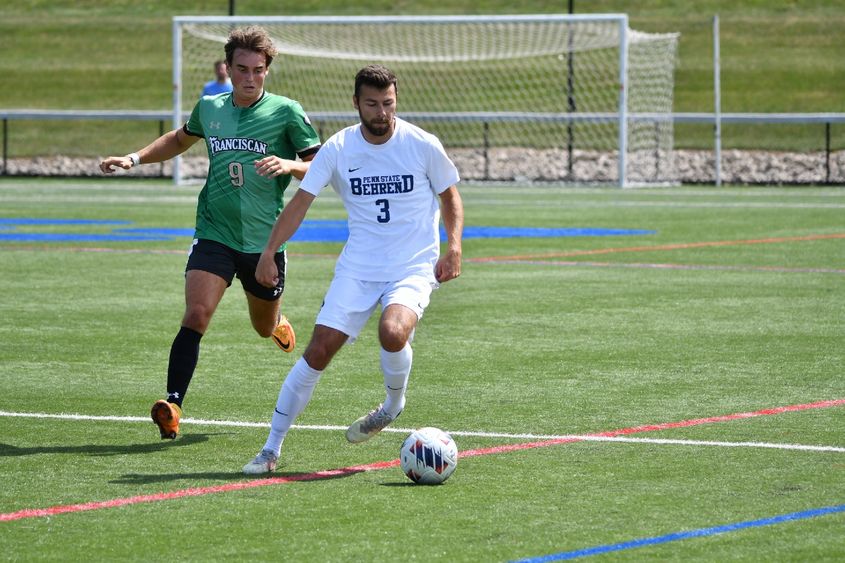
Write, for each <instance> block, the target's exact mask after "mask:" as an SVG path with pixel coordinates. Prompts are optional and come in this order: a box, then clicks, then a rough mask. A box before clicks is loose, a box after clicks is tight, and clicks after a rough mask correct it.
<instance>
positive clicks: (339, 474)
mask: <svg viewBox="0 0 845 563" xmlns="http://www.w3.org/2000/svg"><path fill="white" fill-rule="evenodd" d="M363 472H364V470H363V469H354V468H347V469H343V470H335V471H313V472H302V471H295V472H294V471H290V472H274V473H268V474H266V475H244V474H243V472H241V471H206V472H200V473H156V474H152V475H150V474H148V475H142V474H140V473H128V474H126V475H124V476H123V477H120V478H119V479H113V480H111V481H109V482H110V483H115V484H118V485H147V484H151V483H166V482H170V481H181V480H196V479H208V480H214V481H261V480H264V479H266V480H267V481H269V482H273V481H278V484H282V483H313V482H315V481H328V480H332V479H343V478H344V477H351V476H352V475H357V474H358V473H363Z"/></svg>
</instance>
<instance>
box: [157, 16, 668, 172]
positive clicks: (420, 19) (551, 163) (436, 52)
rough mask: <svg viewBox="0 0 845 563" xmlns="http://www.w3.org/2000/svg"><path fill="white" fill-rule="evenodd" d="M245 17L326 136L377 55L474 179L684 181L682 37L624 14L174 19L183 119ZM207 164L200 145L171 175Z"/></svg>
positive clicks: (408, 109) (274, 71)
mask: <svg viewBox="0 0 845 563" xmlns="http://www.w3.org/2000/svg"><path fill="white" fill-rule="evenodd" d="M245 25H260V26H261V27H263V28H264V29H266V30H267V31H268V33H269V34H270V36H271V37H272V39H273V42H274V44H275V46H276V48H277V49H278V51H279V55H278V57H277V58H276V59H275V60H274V61H273V63H272V65H271V66H270V74H269V76H268V77H267V80H266V82H265V88H266V89H267V91H270V92H274V93H276V94H281V95H284V96H287V97H289V98H293V99H295V100H297V101H299V102H300V103H301V104H302V106H303V108H305V111H306V112H307V113H308V115H309V117H310V118H311V121H312V123H314V126H315V128H317V129H318V132H319V133H320V136H321V138H323V139H324V140H325V139H326V138H328V137H329V136H330V135H331V134H333V133H335V132H336V131H337V130H339V129H341V128H342V127H346V126H347V125H351V124H354V123H356V122H357V120H358V116H357V114H356V113H355V112H354V110H353V109H352V87H353V79H354V76H355V73H356V72H357V71H358V70H359V69H360V68H361V67H363V66H365V65H367V64H370V63H382V64H384V65H385V66H387V67H389V68H390V69H391V70H393V71H394V72H395V73H396V75H397V76H398V77H399V112H398V113H399V115H400V116H402V117H403V118H404V119H406V120H408V121H411V122H413V123H416V124H418V125H420V126H421V127H423V128H425V129H427V130H429V131H431V132H432V133H434V134H436V135H437V136H438V137H440V139H441V141H442V142H443V145H444V146H445V148H446V150H447V152H448V153H449V155H450V157H452V159H453V160H454V161H455V163H456V165H457V166H458V168H459V170H460V172H461V177H462V178H463V179H465V180H478V181H513V180H518V181H544V182H558V183H573V184H574V183H579V184H583V183H589V184H615V185H619V186H623V187H625V186H633V185H659V184H668V183H675V182H676V171H675V166H674V158H673V126H672V94H673V87H674V69H675V60H676V53H677V42H678V34H676V33H666V34H649V33H642V32H638V31H634V30H631V29H629V27H628V17H627V16H626V15H624V14H601V15H587V14H582V15H554V14H543V15H519V16H373V17H370V16H343V17H340V16H338V17H330V16H326V17H319V16H313V17H312V16H299V17H284V16H266V17H257V16H207V17H194V16H179V17H175V18H174V19H173V123H174V127H180V126H181V125H182V124H183V123H184V122H185V119H186V117H187V114H188V112H190V110H191V109H192V108H193V106H194V104H195V103H196V101H197V99H198V97H199V95H200V91H201V89H202V84H203V83H204V82H206V81H208V80H210V79H211V78H212V76H211V74H212V68H213V63H214V61H215V60H217V59H221V58H223V45H224V44H225V42H226V39H227V37H228V34H229V32H230V31H231V29H233V28H234V27H241V26H245ZM197 146H199V144H198V145H197ZM206 166H207V160H205V151H204V149H202V148H201V147H200V148H194V149H192V150H191V151H189V152H188V153H186V155H184V156H183V157H182V158H179V159H176V160H175V161H174V166H173V177H174V181H176V182H177V183H183V182H184V181H188V180H190V179H192V178H193V179H197V178H201V177H204V174H205V167H206Z"/></svg>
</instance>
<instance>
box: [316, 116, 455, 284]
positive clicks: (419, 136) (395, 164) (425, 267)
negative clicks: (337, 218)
mask: <svg viewBox="0 0 845 563" xmlns="http://www.w3.org/2000/svg"><path fill="white" fill-rule="evenodd" d="M458 180H459V177H458V170H457V168H455V165H454V164H453V163H452V161H451V160H449V157H448V156H447V155H446V151H444V150H443V145H441V143H440V141H439V140H438V139H437V137H435V136H434V135H432V134H430V133H427V132H425V131H423V130H422V129H420V128H419V127H416V126H415V125H412V124H410V123H408V122H406V121H403V120H402V119H399V118H398V117H397V118H396V127H395V130H394V133H393V136H392V137H391V138H390V140H388V141H387V142H386V143H384V144H382V145H373V144H370V143H368V142H367V141H366V140H365V139H364V136H363V134H362V133H361V125H360V124H358V125H353V126H352V127H347V128H346V129H343V130H342V131H339V132H338V133H336V134H335V135H333V136H332V137H331V138H330V139H329V140H328V141H327V142H326V143H325V144H324V145H323V146H322V147H321V148H320V151H319V152H318V153H317V156H316V157H314V160H312V161H311V166H310V168H309V170H308V173H307V174H306V175H305V178H303V180H302V182H301V183H300V185H299V187H300V189H303V190H305V191H307V192H309V193H311V194H314V195H315V196H316V195H318V194H319V193H320V191H321V190H322V189H323V187H324V186H326V185H329V184H331V186H332V188H333V189H334V190H335V191H336V192H337V193H338V194H339V195H340V197H341V199H342V200H343V205H344V207H345V208H346V212H347V213H348V215H349V218H348V224H349V239H348V240H347V241H346V245H345V246H344V247H343V252H341V255H340V257H339V258H338V261H337V266H336V267H335V275H338V276H349V277H353V278H357V279H360V280H366V281H396V280H400V279H403V278H405V277H407V276H409V275H415V274H418V275H424V276H426V277H427V278H429V279H430V280H431V281H434V265H435V263H436V262H437V258H438V256H439V254H440V227H439V224H440V204H439V202H438V198H437V195H438V194H440V193H442V192H443V191H445V190H446V189H447V188H449V187H451V186H453V185H455V184H456V183H457V182H458Z"/></svg>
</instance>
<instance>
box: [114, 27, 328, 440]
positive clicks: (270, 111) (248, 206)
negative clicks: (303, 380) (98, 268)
mask: <svg viewBox="0 0 845 563" xmlns="http://www.w3.org/2000/svg"><path fill="white" fill-rule="evenodd" d="M225 53H226V64H227V65H228V67H229V74H230V76H231V79H232V87H233V90H232V92H230V93H224V94H219V95H217V96H207V97H203V98H202V99H201V100H199V102H197V104H196V106H194V109H193V112H192V113H191V117H190V119H189V120H188V122H187V123H186V124H185V125H184V126H183V127H181V128H179V129H175V130H173V131H170V132H169V133H166V134H164V135H162V136H161V137H159V138H158V139H156V140H155V141H153V142H152V143H150V144H149V145H147V146H146V147H144V148H143V149H141V150H139V151H138V152H136V153H131V154H128V155H126V156H110V157H108V158H105V159H104V160H103V161H102V162H101V163H100V170H101V171H102V172H103V173H106V174H108V173H110V172H112V171H113V170H114V169H115V168H116V167H119V168H123V169H125V170H128V169H130V168H132V167H133V166H138V165H140V164H141V163H144V164H147V163H153V162H162V161H165V160H168V159H171V158H173V157H175V156H177V155H179V154H182V153H183V152H185V151H186V150H188V149H189V148H190V147H191V146H193V145H194V143H196V142H197V141H199V139H201V138H204V139H205V142H206V147H207V149H208V158H209V166H208V177H207V179H206V182H205V186H203V189H202V191H201V192H200V195H199V198H198V202H197V216H196V229H195V233H194V243H193V246H192V248H191V251H190V253H189V256H188V263H187V266H186V267H185V314H184V316H183V317H182V326H181V328H180V330H179V333H178V334H177V335H176V338H175V339H174V341H173V345H172V346H171V349H170V361H169V364H168V369H167V399H166V400H160V401H156V403H155V404H154V405H153V407H152V410H151V416H152V419H153V422H155V423H156V424H157V425H158V427H159V430H160V432H161V437H162V439H164V438H169V439H173V438H176V435H177V434H178V432H179V419H180V418H181V416H182V401H183V400H184V398H185V393H186V392H187V390H188V385H189V383H190V381H191V378H192V377H193V374H194V370H195V368H196V365H197V359H198V358H199V344H200V339H201V338H202V336H203V334H204V333H205V331H206V330H207V329H208V325H209V323H210V322H211V317H212V315H214V311H215V310H216V309H217V306H218V304H219V303H220V300H221V299H222V298H223V294H224V292H225V291H226V288H227V287H229V286H230V285H231V283H232V279H233V278H234V276H236V275H237V277H238V278H239V279H240V281H241V285H242V286H243V288H244V291H245V293H246V298H247V304H248V307H249V316H250V320H251V321H252V326H253V328H254V329H255V331H256V332H257V333H258V334H259V335H260V336H262V337H264V338H268V337H272V338H273V340H274V341H275V342H276V344H278V345H279V347H280V348H281V349H282V350H284V351H285V352H290V351H292V350H293V348H294V345H295V338H296V337H295V334H294V331H293V327H291V325H290V323H289V322H288V320H287V319H286V318H285V316H284V315H281V313H280V307H279V303H280V298H281V295H282V292H283V291H284V280H285V269H286V263H287V257H286V253H285V245H281V246H280V247H279V249H278V251H277V252H276V254H275V263H276V266H277V268H278V271H279V276H278V278H279V283H278V284H276V285H275V286H274V287H271V288H268V287H265V286H263V285H261V284H260V283H258V282H257V281H256V279H255V268H256V265H257V264H258V260H259V258H260V256H261V252H262V250H263V249H264V247H265V245H266V243H267V240H268V238H269V235H270V231H271V230H272V228H273V224H274V223H275V220H276V217H277V216H278V215H279V213H280V212H281V209H282V206H283V202H282V195H283V193H284V191H285V188H287V186H288V184H289V183H290V179H291V176H295V177H296V178H298V179H300V180H301V179H302V178H303V176H304V175H305V172H306V171H307V170H308V167H309V162H310V161H311V159H312V158H314V155H315V154H316V153H317V151H318V150H319V148H320V138H319V136H318V135H317V133H316V132H315V131H314V128H313V127H312V126H311V123H310V121H309V120H308V116H307V115H306V114H305V112H304V111H303V109H302V107H301V106H300V104H299V103H298V102H296V101H294V100H291V99H288V98H285V97H283V96H278V95H275V94H271V93H268V92H265V91H264V79H265V78H266V77H267V73H268V71H269V68H270V63H271V62H272V61H273V57H274V56H275V55H276V54H277V51H276V49H275V47H274V46H273V43H272V40H271V39H270V37H269V35H268V34H267V33H266V32H265V31H264V30H263V29H261V28H259V27H248V28H244V29H236V30H233V31H232V32H231V33H230V35H229V39H228V42H227V43H226V45H225ZM297 157H299V159H298V160H297Z"/></svg>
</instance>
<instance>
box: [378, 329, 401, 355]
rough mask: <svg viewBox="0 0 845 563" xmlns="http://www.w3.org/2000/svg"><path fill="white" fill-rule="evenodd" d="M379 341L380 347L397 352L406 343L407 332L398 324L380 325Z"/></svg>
mask: <svg viewBox="0 0 845 563" xmlns="http://www.w3.org/2000/svg"><path fill="white" fill-rule="evenodd" d="M379 342H380V344H381V347H382V348H384V349H385V350H387V351H388V352H398V351H399V350H401V349H402V348H404V347H405V344H407V343H408V332H407V331H406V330H404V328H403V327H401V326H399V325H396V326H394V327H389V326H385V325H382V327H381V329H380V330H379Z"/></svg>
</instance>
